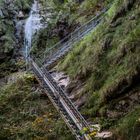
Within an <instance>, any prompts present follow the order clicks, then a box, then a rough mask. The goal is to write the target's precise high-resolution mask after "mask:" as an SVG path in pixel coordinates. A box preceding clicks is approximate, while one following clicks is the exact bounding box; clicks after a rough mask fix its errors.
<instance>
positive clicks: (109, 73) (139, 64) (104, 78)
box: [58, 0, 140, 140]
mask: <svg viewBox="0 0 140 140" xmlns="http://www.w3.org/2000/svg"><path fill="white" fill-rule="evenodd" d="M139 44H140V2H139V1H138V0H131V1H125V0H116V1H114V2H113V5H112V6H111V7H110V9H109V10H108V11H107V12H106V16H105V17H104V20H103V21H102V22H101V23H100V25H99V26H98V27H97V28H96V29H95V30H94V31H93V32H92V33H90V34H88V35H87V36H86V37H85V38H84V39H83V40H82V41H80V42H79V43H77V44H75V47H74V48H73V50H72V51H71V52H70V53H69V54H68V55H67V56H66V57H65V58H64V60H62V61H61V62H60V63H59V65H58V70H61V71H65V72H66V73H67V74H68V75H69V76H70V77H71V79H72V80H74V81H81V82H82V83H84V86H83V87H82V92H81V96H84V95H86V97H87V100H86V102H85V105H84V106H83V108H82V109H81V111H82V112H83V114H84V115H86V116H87V117H90V118H92V117H96V118H97V120H98V119H99V120H100V121H101V120H102V121H101V123H102V126H103V128H108V127H110V126H113V125H115V124H117V123H118V122H117V120H118V119H120V118H121V117H122V124H120V127H119V126H116V127H119V128H118V129H120V131H121V132H120V131H119V132H120V135H121V136H123V138H121V139H123V140H125V139H126V140H129V139H130V140H132V139H133V140H134V139H137V138H138V137H139V135H140V132H138V133H137V132H136V133H134V134H131V133H130V132H131V130H132V129H133V127H135V126H134V124H135V122H136V120H138V118H139V117H140V116H139V115H140V114H139V113H138V112H137V111H138V109H136V110H135V106H139V104H140V102H139V92H140V89H139V88H138V87H139V86H140V57H139V56H140V47H139ZM135 90H136V91H135ZM127 96H128V98H130V100H132V101H130V102H128V101H127V99H126V97H127ZM133 97H136V99H133ZM122 100H124V105H122V106H121V107H119V106H120V105H121V104H122V103H121V101H122ZM117 103H118V104H117ZM114 104H115V105H114ZM132 104H133V105H132ZM117 106H118V107H117ZM125 106H126V107H125ZM128 110H129V111H130V110H131V111H132V112H133V110H135V111H134V114H135V115H136V116H135V117H134V116H133V113H130V115H128V116H129V117H125V115H126V114H127V113H129V112H128ZM123 117H124V118H123ZM131 117H132V118H131ZM133 117H134V118H133ZM107 118H108V119H107ZM94 121H95V120H94ZM129 121H132V122H133V123H134V124H132V123H128V124H127V123H126V122H129ZM97 122H98V121H97ZM127 127H130V128H128V129H125V128H127ZM121 128H124V129H121ZM139 128H140V126H139V125H138V127H137V129H139ZM116 129H117V128H116ZM128 133H129V135H128ZM130 135H131V136H130ZM118 136H119V134H118Z"/></svg>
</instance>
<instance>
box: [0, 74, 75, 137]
mask: <svg viewBox="0 0 140 140" xmlns="http://www.w3.org/2000/svg"><path fill="white" fill-rule="evenodd" d="M35 86H36V87H38V84H37V82H36V80H35V78H34V75H32V74H22V73H21V74H20V76H19V77H17V80H16V81H15V82H12V83H10V84H8V85H5V86H4V87H2V88H1V89H0V110H1V111H0V129H1V131H0V139H11V140H19V139H28V140H30V139H48V140H52V139H56V140H62V139H65V138H66V139H67V140H72V139H74V138H73V136H71V133H70V132H69V131H68V128H67V127H66V125H65V124H64V122H63V121H62V120H61V119H60V117H59V116H58V115H57V114H58V113H57V112H56V111H55V109H54V108H53V107H52V104H51V103H50V102H49V101H48V99H47V97H46V96H45V95H44V94H42V91H41V90H40V89H38V88H36V87H35Z"/></svg>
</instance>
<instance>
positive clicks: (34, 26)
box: [24, 0, 43, 63]
mask: <svg viewBox="0 0 140 140" xmlns="http://www.w3.org/2000/svg"><path fill="white" fill-rule="evenodd" d="M39 10H40V5H39V4H38V2H37V1H36V0H35V1H34V3H33V5H32V8H31V12H30V15H29V17H28V19H27V20H26V23H25V31H24V32H25V39H24V49H25V51H24V52H25V53H24V56H25V59H26V63H28V59H29V57H30V56H29V54H30V50H31V46H32V37H33V35H34V34H35V33H36V32H37V31H38V30H39V29H41V28H42V27H43V25H42V23H41V16H40V14H39Z"/></svg>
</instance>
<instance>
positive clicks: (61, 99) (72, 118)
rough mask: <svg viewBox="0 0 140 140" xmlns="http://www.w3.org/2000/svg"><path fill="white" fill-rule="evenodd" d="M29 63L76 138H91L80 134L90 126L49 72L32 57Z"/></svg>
mask: <svg viewBox="0 0 140 140" xmlns="http://www.w3.org/2000/svg"><path fill="white" fill-rule="evenodd" d="M30 65H31V67H32V69H33V71H34V73H35V75H36V77H37V79H38V80H39V82H40V83H41V84H42V87H44V89H45V90H47V91H48V92H46V93H47V95H48V97H49V99H50V100H51V102H52V103H53V105H54V107H55V108H56V109H57V111H59V112H60V114H61V116H62V118H63V119H64V121H65V122H66V124H67V125H68V127H69V128H70V130H71V131H72V133H73V134H74V135H75V136H76V139H77V140H91V138H90V137H89V135H88V134H83V135H82V134H81V133H80V131H81V130H83V128H85V127H86V128H89V130H90V126H89V125H88V123H87V122H86V120H85V119H84V118H83V116H82V115H81V114H80V113H79V111H78V110H77V109H76V108H75V106H74V105H73V103H72V102H71V101H70V99H69V98H68V97H67V95H66V93H65V92H64V91H63V89H61V88H60V87H59V86H57V83H56V82H55V81H54V80H53V78H52V76H51V75H50V73H49V72H48V71H47V70H45V71H44V70H42V69H41V68H39V66H38V65H37V64H36V62H35V61H33V60H32V59H30Z"/></svg>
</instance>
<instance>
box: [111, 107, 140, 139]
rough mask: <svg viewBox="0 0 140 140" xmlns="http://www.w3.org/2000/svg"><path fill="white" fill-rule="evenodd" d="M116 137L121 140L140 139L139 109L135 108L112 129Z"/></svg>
mask: <svg viewBox="0 0 140 140" xmlns="http://www.w3.org/2000/svg"><path fill="white" fill-rule="evenodd" d="M114 129H115V130H116V135H118V137H120V138H121V139H123V140H137V139H139V138H140V132H139V129H140V108H139V107H137V108H136V109H134V111H132V112H130V113H129V114H128V115H126V116H125V117H124V118H122V119H120V120H119V121H118V123H117V125H116V126H115V127H114Z"/></svg>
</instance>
